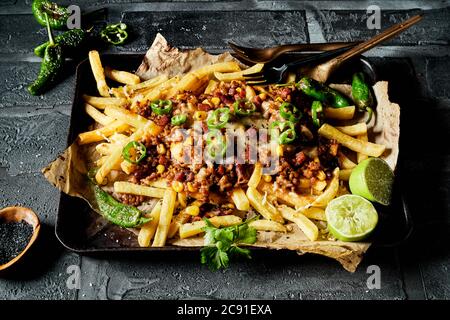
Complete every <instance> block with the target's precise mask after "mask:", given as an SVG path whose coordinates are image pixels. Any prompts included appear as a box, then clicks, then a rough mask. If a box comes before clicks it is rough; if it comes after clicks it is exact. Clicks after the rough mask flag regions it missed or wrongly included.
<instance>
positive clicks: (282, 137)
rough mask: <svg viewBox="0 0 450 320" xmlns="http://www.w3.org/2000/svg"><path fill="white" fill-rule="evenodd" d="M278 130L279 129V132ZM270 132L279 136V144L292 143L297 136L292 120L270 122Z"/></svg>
mask: <svg viewBox="0 0 450 320" xmlns="http://www.w3.org/2000/svg"><path fill="white" fill-rule="evenodd" d="M276 130H279V132H277V131H276ZM270 134H271V135H272V136H278V143H279V144H289V143H292V142H293V141H294V140H295V138H296V137H297V133H296V132H295V125H294V123H293V122H291V121H274V122H272V123H271V124H270Z"/></svg>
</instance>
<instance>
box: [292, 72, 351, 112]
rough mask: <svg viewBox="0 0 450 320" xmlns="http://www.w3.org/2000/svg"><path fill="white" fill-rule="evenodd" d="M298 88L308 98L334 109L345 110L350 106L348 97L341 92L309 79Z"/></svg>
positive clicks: (304, 80)
mask: <svg viewBox="0 0 450 320" xmlns="http://www.w3.org/2000/svg"><path fill="white" fill-rule="evenodd" d="M297 87H298V88H299V89H300V90H302V91H303V93H305V94H306V95H307V96H309V97H311V98H314V99H315V100H318V101H320V102H323V103H326V104H328V105H330V106H331V107H333V108H343V107H348V106H349V105H350V103H349V101H348V100H347V98H346V97H344V96H343V95H342V94H341V93H340V92H338V91H336V90H333V89H331V88H330V87H328V86H326V85H324V84H322V83H320V82H318V81H316V80H314V79H311V78H308V77H304V78H302V79H301V80H300V81H299V82H298V83H297Z"/></svg>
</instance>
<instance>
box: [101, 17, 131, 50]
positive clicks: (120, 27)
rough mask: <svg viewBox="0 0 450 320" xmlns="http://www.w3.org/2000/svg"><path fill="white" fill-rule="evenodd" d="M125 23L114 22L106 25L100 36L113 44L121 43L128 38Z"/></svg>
mask: <svg viewBox="0 0 450 320" xmlns="http://www.w3.org/2000/svg"><path fill="white" fill-rule="evenodd" d="M126 30H127V25H126V24H125V23H116V24H110V25H107V26H106V27H105V28H104V29H103V30H102V31H101V32H100V37H101V38H102V39H103V40H104V41H106V42H108V43H111V44H113V45H115V46H117V45H120V44H123V43H124V42H125V40H126V39H127V38H128V32H127V31H126Z"/></svg>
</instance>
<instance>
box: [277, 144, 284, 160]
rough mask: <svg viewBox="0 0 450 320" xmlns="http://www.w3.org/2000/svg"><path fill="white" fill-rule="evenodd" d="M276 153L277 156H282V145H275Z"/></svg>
mask: <svg viewBox="0 0 450 320" xmlns="http://www.w3.org/2000/svg"><path fill="white" fill-rule="evenodd" d="M277 155H278V156H279V157H282V156H283V146H281V145H278V146H277Z"/></svg>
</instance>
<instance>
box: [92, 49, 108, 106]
mask: <svg viewBox="0 0 450 320" xmlns="http://www.w3.org/2000/svg"><path fill="white" fill-rule="evenodd" d="M89 63H90V64H91V69H92V73H93V74H94V78H95V81H96V82H97V89H98V92H99V93H100V95H101V96H103V97H109V87H108V85H107V84H106V80H105V73H104V70H103V67H102V62H101V61H100V55H99V54H98V51H96V50H92V51H89Z"/></svg>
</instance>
